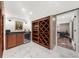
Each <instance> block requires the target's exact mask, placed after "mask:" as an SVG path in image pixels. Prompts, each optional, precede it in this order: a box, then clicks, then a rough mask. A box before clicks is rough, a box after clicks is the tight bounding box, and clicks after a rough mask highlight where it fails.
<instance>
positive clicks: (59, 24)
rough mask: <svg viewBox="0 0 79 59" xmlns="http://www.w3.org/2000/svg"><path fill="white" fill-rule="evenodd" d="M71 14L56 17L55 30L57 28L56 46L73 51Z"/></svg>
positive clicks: (72, 21)
mask: <svg viewBox="0 0 79 59" xmlns="http://www.w3.org/2000/svg"><path fill="white" fill-rule="evenodd" d="M72 17H73V13H71V12H70V13H67V14H62V15H58V16H57V17H56V28H57V31H56V33H57V35H56V37H57V46H60V47H63V48H67V49H70V50H75V47H76V46H75V43H74V38H73V37H74V32H73V29H74V20H73V19H72Z"/></svg>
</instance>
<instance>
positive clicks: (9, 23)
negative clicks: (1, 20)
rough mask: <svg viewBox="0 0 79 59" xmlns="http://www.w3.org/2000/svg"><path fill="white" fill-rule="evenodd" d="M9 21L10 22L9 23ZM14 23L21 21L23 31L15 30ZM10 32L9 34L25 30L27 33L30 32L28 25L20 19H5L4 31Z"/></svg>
mask: <svg viewBox="0 0 79 59" xmlns="http://www.w3.org/2000/svg"><path fill="white" fill-rule="evenodd" d="M9 20H11V21H9ZM15 21H21V22H23V29H22V30H15ZM7 29H9V30H11V32H16V31H17V32H18V31H24V30H25V29H26V30H27V31H28V30H30V28H29V26H28V24H27V23H26V22H24V21H22V19H18V18H14V19H13V18H6V20H5V30H7Z"/></svg>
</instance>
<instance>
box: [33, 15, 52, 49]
mask: <svg viewBox="0 0 79 59" xmlns="http://www.w3.org/2000/svg"><path fill="white" fill-rule="evenodd" d="M32 40H33V41H34V42H36V43H38V44H40V45H42V46H44V47H46V48H48V49H50V16H48V17H44V18H41V19H38V20H35V21H32Z"/></svg>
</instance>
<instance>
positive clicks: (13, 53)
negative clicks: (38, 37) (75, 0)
mask: <svg viewBox="0 0 79 59" xmlns="http://www.w3.org/2000/svg"><path fill="white" fill-rule="evenodd" d="M27 57H28V58H77V57H78V54H77V53H75V52H74V51H72V50H69V49H65V48H62V47H59V46H57V47H55V48H54V49H53V50H48V49H46V48H44V47H42V46H40V45H38V44H36V43H34V42H30V43H27V44H23V45H20V46H17V47H14V48H11V49H8V50H5V51H4V53H3V58H27Z"/></svg>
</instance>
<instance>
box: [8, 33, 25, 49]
mask: <svg viewBox="0 0 79 59" xmlns="http://www.w3.org/2000/svg"><path fill="white" fill-rule="evenodd" d="M23 41H24V33H22V32H10V33H8V34H7V35H6V49H9V48H12V47H15V46H18V45H21V44H23Z"/></svg>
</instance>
